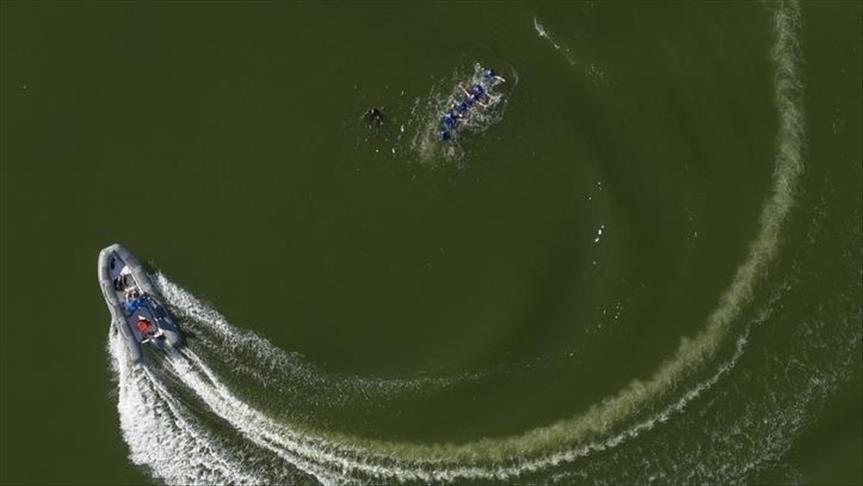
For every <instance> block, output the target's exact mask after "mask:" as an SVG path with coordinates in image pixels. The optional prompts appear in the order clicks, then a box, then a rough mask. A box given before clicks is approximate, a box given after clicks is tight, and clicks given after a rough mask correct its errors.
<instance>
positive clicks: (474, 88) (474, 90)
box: [468, 84, 484, 96]
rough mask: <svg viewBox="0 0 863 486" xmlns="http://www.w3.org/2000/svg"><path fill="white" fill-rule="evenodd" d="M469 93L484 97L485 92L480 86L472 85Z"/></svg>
mask: <svg viewBox="0 0 863 486" xmlns="http://www.w3.org/2000/svg"><path fill="white" fill-rule="evenodd" d="M468 91H470V92H471V94H474V95H476V96H482V94H483V92H484V90H483V89H482V86H480V85H478V84H474V85H471V87H470V89H469V90H468Z"/></svg>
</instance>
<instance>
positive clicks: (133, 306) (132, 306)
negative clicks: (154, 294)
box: [123, 289, 147, 314]
mask: <svg viewBox="0 0 863 486" xmlns="http://www.w3.org/2000/svg"><path fill="white" fill-rule="evenodd" d="M146 303H147V300H146V299H145V298H144V297H143V296H139V295H138V292H137V291H135V290H134V289H133V290H132V292H130V293H129V294H128V295H127V298H126V301H125V302H123V309H125V310H126V314H132V313H133V312H135V311H136V310H138V309H140V308H141V307H142V306H143V305H144V304H146Z"/></svg>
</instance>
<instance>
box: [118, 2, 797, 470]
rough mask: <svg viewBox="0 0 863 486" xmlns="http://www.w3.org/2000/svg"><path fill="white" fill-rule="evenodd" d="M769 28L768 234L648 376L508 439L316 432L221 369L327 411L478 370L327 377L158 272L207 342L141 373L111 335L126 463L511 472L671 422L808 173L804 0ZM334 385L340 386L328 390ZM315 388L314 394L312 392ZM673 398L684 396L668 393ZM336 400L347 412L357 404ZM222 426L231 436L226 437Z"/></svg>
mask: <svg viewBox="0 0 863 486" xmlns="http://www.w3.org/2000/svg"><path fill="white" fill-rule="evenodd" d="M534 23H535V27H536V28H537V32H539V33H540V35H541V36H544V37H548V38H549V40H550V41H551V42H552V44H553V45H555V46H556V44H555V43H554V41H553V40H551V38H550V37H549V36H548V33H547V32H546V31H545V30H544V29H542V28H541V24H539V23H538V21H537V20H536V19H534ZM773 25H774V29H775V43H774V46H773V49H772V53H771V59H772V61H773V63H774V66H775V78H774V86H775V98H776V105H777V110H778V116H779V129H778V133H777V137H776V161H775V162H776V166H775V170H774V174H773V184H772V189H771V194H770V196H769V197H768V199H767V200H766V202H765V204H764V207H763V209H762V212H761V216H760V229H759V232H758V234H757V236H756V237H755V239H754V240H753V241H752V242H751V243H750V245H749V250H748V256H747V258H746V260H745V261H744V262H743V264H742V265H741V266H740V267H739V268H738V269H737V272H736V273H735V275H734V278H733V280H732V282H731V284H730V286H729V287H728V288H727V290H726V291H725V292H724V293H723V295H722V296H721V298H720V301H719V304H718V306H717V308H716V309H715V310H714V311H713V313H712V314H711V315H710V316H709V317H708V319H707V322H706V325H705V327H704V329H703V330H702V331H701V332H700V333H698V334H697V335H696V336H694V337H692V338H688V339H683V340H682V342H681V344H680V346H679V348H678V349H677V351H676V352H675V353H674V355H673V356H672V357H671V358H670V359H668V360H667V361H665V362H664V363H662V364H661V365H660V366H659V367H658V368H657V370H656V371H655V372H654V373H653V375H652V376H651V377H650V378H648V379H646V380H643V381H633V382H632V383H630V384H629V385H628V386H626V387H624V388H623V389H621V390H620V391H619V392H618V393H617V394H615V395H614V396H611V397H609V398H607V399H605V400H603V401H602V402H601V403H598V404H596V405H594V406H592V407H591V408H589V409H588V410H587V411H586V412H585V413H583V414H581V415H576V416H573V417H571V418H568V419H564V420H561V421H558V422H556V423H553V424H551V425H548V426H544V427H539V428H537V429H533V430H530V431H527V432H525V433H522V434H518V435H514V436H510V437H506V438H502V439H483V440H478V441H474V442H469V443H465V444H435V445H425V444H410V443H398V442H388V441H380V440H372V439H364V438H361V437H355V436H350V435H344V434H340V433H337V432H331V431H327V430H314V429H312V428H307V427H304V426H300V425H297V424H294V423H291V421H290V420H286V419H284V418H274V417H273V416H271V415H268V414H267V413H266V412H265V411H264V409H263V408H261V407H260V406H259V405H257V404H254V403H252V402H251V401H249V400H245V399H243V398H242V397H241V396H240V394H238V393H235V392H234V390H233V388H232V386H231V383H230V382H229V381H226V378H230V377H229V376H226V375H223V374H220V373H221V372H220V371H219V370H217V369H216V368H217V367H216V366H214V365H217V364H221V365H222V368H224V369H229V370H231V371H232V372H233V373H238V374H241V375H243V376H244V377H253V378H254V379H255V380H256V382H257V383H259V384H260V385H261V386H262V387H265V388H267V387H270V388H272V389H274V390H279V391H282V392H285V391H287V392H288V393H289V395H290V396H291V397H296V399H297V400H307V402H308V403H309V404H311V405H321V404H322V403H323V402H328V401H330V400H332V399H338V396H340V395H343V394H346V395H347V396H350V397H358V396H367V397H370V398H369V399H368V402H369V403H370V404H372V405H373V404H374V402H375V401H378V400H385V399H387V398H388V397H392V396H394V395H399V394H404V393H417V394H422V393H425V392H426V390H428V389H439V388H441V387H446V386H448V385H449V384H451V383H453V382H457V381H463V380H465V379H478V378H479V377H481V376H479V375H478V376H467V377H460V378H456V379H454V380H453V379H432V378H429V379H414V380H386V379H362V378H357V377H341V378H338V377H332V376H326V375H324V374H322V373H321V372H320V371H319V370H316V369H315V368H314V367H312V366H311V365H309V364H308V363H304V362H303V361H302V360H301V359H299V358H298V357H296V356H294V355H291V354H289V353H286V352H284V351H282V350H279V349H278V348H276V347H275V346H273V345H272V344H270V343H269V342H267V341H266V340H265V339H263V338H261V337H259V336H257V335H256V334H254V333H251V332H249V331H243V330H240V329H237V328H235V327H233V326H231V325H230V324H229V323H228V322H227V321H226V320H225V319H224V318H223V317H221V316H220V315H219V314H218V313H217V312H215V311H214V310H212V309H210V308H208V307H207V306H205V305H203V304H202V303H201V302H199V301H197V300H196V299H194V297H192V296H191V295H189V294H188V293H187V292H185V291H183V290H182V289H181V288H179V287H178V286H176V285H175V284H173V283H171V282H170V281H168V280H167V279H166V278H165V277H163V276H161V275H160V276H158V280H159V282H158V283H159V286H160V287H161V289H162V291H163V294H164V295H165V297H166V299H167V301H168V303H169V305H170V306H171V307H172V308H173V309H175V310H176V312H177V314H178V317H179V318H180V319H185V320H187V321H188V323H187V324H186V326H188V327H186V328H187V329H189V327H192V328H193V330H194V333H195V335H196V337H198V338H199V341H200V344H199V345H196V346H199V347H196V346H193V345H192V344H191V343H190V347H189V348H186V349H185V350H184V351H183V352H182V355H181V356H171V357H169V358H168V359H167V360H165V361H164V362H163V363H161V366H153V367H151V368H144V369H133V368H131V367H130V366H129V365H128V359H126V358H127V357H126V356H125V355H124V352H123V347H122V345H120V343H119V342H118V340H117V339H116V338H115V337H114V336H113V335H112V336H111V337H110V338H109V351H110V353H111V355H112V358H113V363H114V369H115V372H116V374H117V378H118V382H119V391H120V394H119V395H120V399H119V403H118V410H119V413H120V425H121V428H122V431H123V437H124V439H125V440H126V441H127V443H128V444H129V447H130V458H131V460H132V461H133V462H134V463H136V464H140V465H144V466H146V467H149V468H150V469H151V470H152V471H153V473H154V474H155V475H156V476H158V477H161V478H163V479H164V480H165V481H167V482H169V483H202V482H203V483H213V482H214V483H226V482H228V483H267V482H285V481H288V480H290V481H303V480H310V479H311V478H314V479H316V480H317V481H320V482H323V483H339V482H349V481H369V480H381V479H390V480H397V481H410V480H419V481H455V480H460V479H479V480H488V479H511V478H515V477H519V476H523V475H527V474H530V473H533V472H537V471H544V470H548V469H551V468H553V467H555V466H557V465H561V464H566V463H569V462H572V461H574V460H576V459H578V458H580V457H585V456H588V455H590V454H592V453H596V452H600V451H606V450H609V449H613V448H615V447H617V446H619V445H620V444H622V443H624V442H626V441H627V440H629V439H632V438H635V437H638V436H640V435H641V434H642V433H643V432H645V431H649V430H652V429H653V428H655V427H656V425H657V424H659V423H663V422H666V421H668V420H669V419H670V418H671V417H672V415H674V414H675V413H676V412H679V411H681V410H683V409H684V408H685V407H686V406H687V405H688V404H689V403H691V402H692V401H693V400H695V399H696V398H697V397H699V396H700V395H701V394H702V393H703V392H704V391H705V390H708V389H710V388H711V387H713V386H714V385H715V384H716V383H717V382H718V381H719V380H720V379H721V377H722V376H724V375H725V374H727V373H728V372H729V371H730V370H731V369H732V368H733V367H734V366H735V364H736V363H737V361H738V360H739V359H740V357H741V355H742V354H743V351H744V349H745V346H746V343H747V336H748V330H747V329H746V328H745V327H743V326H742V325H739V326H738V327H742V328H741V329H740V330H739V332H740V335H741V337H739V338H738V340H737V343H736V348H735V351H734V353H733V355H732V356H731V357H730V358H729V359H728V360H727V361H725V362H723V363H722V364H720V365H719V366H718V368H717V369H716V370H715V371H714V372H713V373H712V374H710V375H709V377H708V378H707V379H706V380H703V381H700V382H698V383H697V384H695V385H691V386H690V388H689V389H688V390H686V391H678V390H679V388H681V387H682V386H683V385H684V384H685V383H691V382H692V381H693V377H695V376H696V375H697V374H698V373H699V372H703V370H704V368H705V367H706V366H707V365H708V364H710V363H711V362H714V361H715V360H716V358H717V355H718V353H719V350H720V348H721V347H722V345H723V342H724V341H726V338H727V337H728V335H729V334H730V333H731V331H732V330H733V329H734V323H735V322H738V321H740V320H741V319H740V317H741V314H742V312H743V310H744V309H745V308H746V307H747V306H748V305H749V304H750V303H751V302H752V299H753V294H754V293H755V290H756V287H757V285H758V283H759V282H760V280H761V276H762V275H763V274H764V273H765V270H766V268H767V266H768V265H769V264H770V262H771V261H773V260H774V259H775V256H776V254H777V252H778V247H779V243H780V235H781V230H782V227H783V225H784V223H785V222H786V220H787V219H788V217H789V214H790V211H791V208H792V206H793V203H794V193H795V187H796V185H797V179H798V178H799V175H800V173H801V172H802V170H803V155H802V151H803V144H804V123H803V121H804V114H803V110H802V106H801V96H802V86H801V83H800V75H799V72H798V63H799V57H800V52H799V50H800V46H799V41H798V35H799V29H800V11H799V7H798V5H797V4H796V3H795V2H788V3H781V4H779V5H778V6H777V7H776V8H775V11H774V13H773ZM262 370H263V371H262ZM268 372H272V373H268ZM323 385H327V386H323ZM328 386H332V387H334V391H332V392H328V391H327V390H326V389H327V387H328ZM189 391H191V392H192V398H191V399H190V400H191V401H196V402H200V404H201V405H203V407H201V408H202V409H205V410H206V411H207V414H208V415H207V416H206V417H201V413H200V410H199V409H198V408H196V407H195V405H193V404H190V403H189V401H190V400H180V399H179V398H178V396H182V393H183V392H185V393H186V394H188V392H189ZM306 391H310V394H309V396H308V397H303V396H304V395H306V393H305V392H306ZM675 394H676V395H677V398H671V397H670V396H671V395H675ZM321 397H323V398H321ZM341 405H342V406H350V405H351V403H350V400H348V402H346V403H342V404H341ZM288 415H290V414H288ZM215 427H221V428H222V429H224V430H225V431H227V432H228V433H227V434H223V433H220V432H218V431H216V430H214V428H215ZM177 451H182V455H180V454H176V452H177Z"/></svg>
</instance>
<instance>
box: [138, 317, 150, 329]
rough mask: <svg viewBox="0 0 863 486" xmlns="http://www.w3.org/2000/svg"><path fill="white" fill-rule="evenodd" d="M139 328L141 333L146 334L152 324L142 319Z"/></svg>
mask: <svg viewBox="0 0 863 486" xmlns="http://www.w3.org/2000/svg"><path fill="white" fill-rule="evenodd" d="M137 327H138V330H139V331H141V332H145V331H146V330H147V328H149V327H150V323H149V322H147V321H146V320H144V319H141V320H140V321H138V324H137Z"/></svg>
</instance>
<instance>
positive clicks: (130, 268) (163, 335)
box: [98, 244, 182, 363]
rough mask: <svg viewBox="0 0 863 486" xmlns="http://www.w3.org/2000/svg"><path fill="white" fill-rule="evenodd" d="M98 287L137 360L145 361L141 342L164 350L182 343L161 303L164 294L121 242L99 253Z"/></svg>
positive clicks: (124, 339) (115, 323)
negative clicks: (165, 347)
mask: <svg viewBox="0 0 863 486" xmlns="http://www.w3.org/2000/svg"><path fill="white" fill-rule="evenodd" d="M98 271H99V286H100V287H101V288H102V295H103V296H104V297H105V303H106V304H107V305H108V310H109V311H110V312H111V324H112V325H113V326H114V327H115V328H116V329H117V332H119V333H120V336H121V338H122V340H123V342H124V344H125V345H126V347H127V348H128V350H129V357H130V359H131V360H132V361H133V362H135V363H140V362H141V361H142V354H141V345H142V344H144V343H150V344H152V345H154V346H156V347H157V348H160V349H164V348H163V347H164V346H165V345H167V346H170V347H172V348H177V347H179V346H180V345H181V344H182V341H181V339H180V334H179V332H178V331H177V326H176V325H175V324H174V322H173V321H172V320H171V317H170V316H169V315H168V312H167V310H166V309H165V306H164V304H163V303H162V296H161V294H160V293H159V291H158V290H157V289H156V287H155V286H154V285H153V283H152V282H151V281H150V277H149V276H148V275H147V274H146V272H144V269H143V268H142V267H141V264H140V263H139V262H138V260H137V259H136V258H135V257H134V256H132V254H131V253H129V251H128V250H126V249H125V248H123V247H122V246H121V245H119V244H114V245H111V246H109V247H107V248H105V249H103V250H102V251H101V252H99V268H98Z"/></svg>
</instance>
